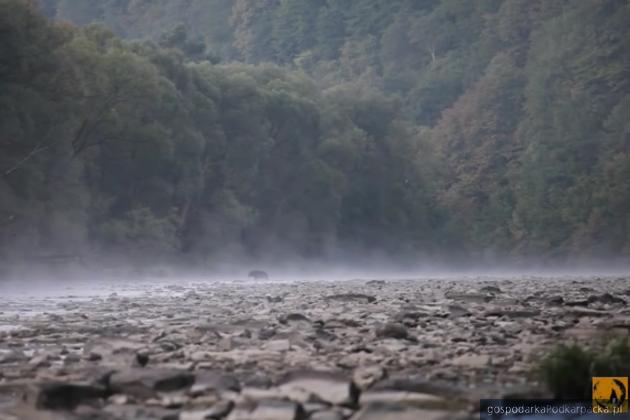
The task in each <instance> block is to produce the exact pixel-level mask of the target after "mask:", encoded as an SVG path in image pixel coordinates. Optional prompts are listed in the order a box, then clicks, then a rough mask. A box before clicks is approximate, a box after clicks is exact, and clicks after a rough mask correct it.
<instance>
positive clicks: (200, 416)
mask: <svg viewBox="0 0 630 420" xmlns="http://www.w3.org/2000/svg"><path fill="white" fill-rule="evenodd" d="M233 407H234V403H233V402H232V401H229V400H227V401H219V402H217V403H216V404H214V405H213V406H212V407H211V408H209V409H206V410H195V411H183V412H182V413H180V415H179V420H208V419H213V420H214V419H222V418H224V417H226V416H227V415H228V414H229V413H230V411H232V408H233Z"/></svg>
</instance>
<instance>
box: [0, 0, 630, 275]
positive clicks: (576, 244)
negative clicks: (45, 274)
mask: <svg viewBox="0 0 630 420" xmlns="http://www.w3.org/2000/svg"><path fill="white" fill-rule="evenodd" d="M0 10H2V14H0V33H1V34H2V43H1V44H0V172H1V175H2V176H1V178H0V256H2V258H9V257H12V258H15V257H20V258H22V257H28V256H29V255H30V256H32V255H41V254H46V253H50V252H52V251H53V250H54V252H56V253H59V252H65V253H70V254H94V255H100V254H110V253H114V252H115V253H119V254H125V255H134V256H137V257H138V258H139V257H141V256H152V257H154V256H156V255H161V256H163V257H165V258H166V257H171V258H182V257H185V258H188V259H190V260H191V261H193V262H197V263H202V264H204V263H207V262H209V261H215V260H217V259H220V258H221V257H222V256H226V255H230V256H249V257H252V258H265V257H266V256H267V255H266V254H268V253H270V252H271V250H273V252H280V253H291V254H297V255H301V256H305V257H326V256H330V255H334V254H335V253H338V252H341V251H343V250H374V249H380V250H384V251H386V252H389V253H392V254H399V255H402V254H404V255H408V256H412V255H419V254H420V253H423V254H425V253H439V252H445V251H448V252H458V253H465V254H468V255H475V256H476V255H479V254H483V255H503V256H505V255H512V256H516V257H520V256H536V257H541V258H546V257H563V256H569V255H579V256H584V255H593V256H604V255H627V254H628V253H630V187H629V186H628V182H627V179H629V177H630V125H629V123H628V118H627V115H628V112H630V26H629V25H627V22H628V21H630V5H629V3H628V2H627V1H624V0H585V1H579V2H578V1H563V0H560V1H554V2H549V1H546V0H480V1H474V2H471V1H464V0H423V1H418V0H387V1H385V0H346V1H341V0H317V1H313V0H308V1H307V0H234V1H231V0H211V1H206V0H203V1H202V0H188V1H171V0H157V1H155V0H151V1H149V0H125V1H121V0H104V1H98V2H97V1H89V2H88V1H83V0H81V1H77V0H40V1H39V2H37V3H36V2H34V1H28V0H0ZM45 16H47V17H49V18H56V19H52V20H49V19H47V18H46V17H45ZM67 21H71V22H73V23H74V24H78V25H80V26H74V25H73V24H71V23H68V22H67ZM108 28H109V29H108ZM119 36H122V37H123V38H127V40H122V39H121V38H119Z"/></svg>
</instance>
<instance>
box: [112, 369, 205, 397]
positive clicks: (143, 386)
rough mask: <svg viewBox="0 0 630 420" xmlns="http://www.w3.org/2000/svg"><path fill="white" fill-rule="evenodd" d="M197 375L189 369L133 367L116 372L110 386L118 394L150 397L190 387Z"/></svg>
mask: <svg viewBox="0 0 630 420" xmlns="http://www.w3.org/2000/svg"><path fill="white" fill-rule="evenodd" d="M194 381H195V375H194V374H193V373H191V372H189V371H184V370H171V369H143V368H132V369H128V370H125V371H121V372H115V373H114V374H112V376H111V377H110V382H109V383H110V388H111V390H112V392H114V393H118V394H128V395H133V396H135V397H137V398H150V397H152V396H154V395H155V393H156V392H158V391H162V392H167V391H176V390H180V389H184V388H188V387H190V386H191V385H192V384H193V383H194Z"/></svg>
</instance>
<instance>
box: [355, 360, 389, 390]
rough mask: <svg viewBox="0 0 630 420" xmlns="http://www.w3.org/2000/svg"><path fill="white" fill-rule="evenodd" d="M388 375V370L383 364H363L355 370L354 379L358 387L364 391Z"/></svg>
mask: <svg viewBox="0 0 630 420" xmlns="http://www.w3.org/2000/svg"><path fill="white" fill-rule="evenodd" d="M386 376H387V371H386V370H385V369H383V368H382V367H381V366H362V367H358V368H356V369H355V370H354V372H353V373H352V381H353V382H354V383H355V385H356V386H357V388H359V389H360V390H362V391H364V390H366V389H368V388H369V387H371V386H372V385H374V384H375V383H376V382H378V381H380V380H382V379H384V378H385V377H386Z"/></svg>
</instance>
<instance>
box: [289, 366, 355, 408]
mask: <svg viewBox="0 0 630 420" xmlns="http://www.w3.org/2000/svg"><path fill="white" fill-rule="evenodd" d="M278 389H279V390H280V391H281V392H282V393H284V394H285V395H289V394H292V393H298V394H300V393H302V394H304V395H305V396H307V398H308V399H307V401H308V402H326V403H330V404H334V405H349V406H353V405H355V404H356V403H357V401H358V398H359V393H360V392H359V390H358V388H357V387H356V385H355V384H354V383H352V382H351V381H349V380H348V379H347V377H346V376H345V375H344V374H343V373H340V372H327V371H315V370H305V371H296V372H292V373H289V374H288V375H286V376H285V378H284V379H283V380H282V381H281V384H280V385H279V386H278ZM304 402H306V401H304Z"/></svg>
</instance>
